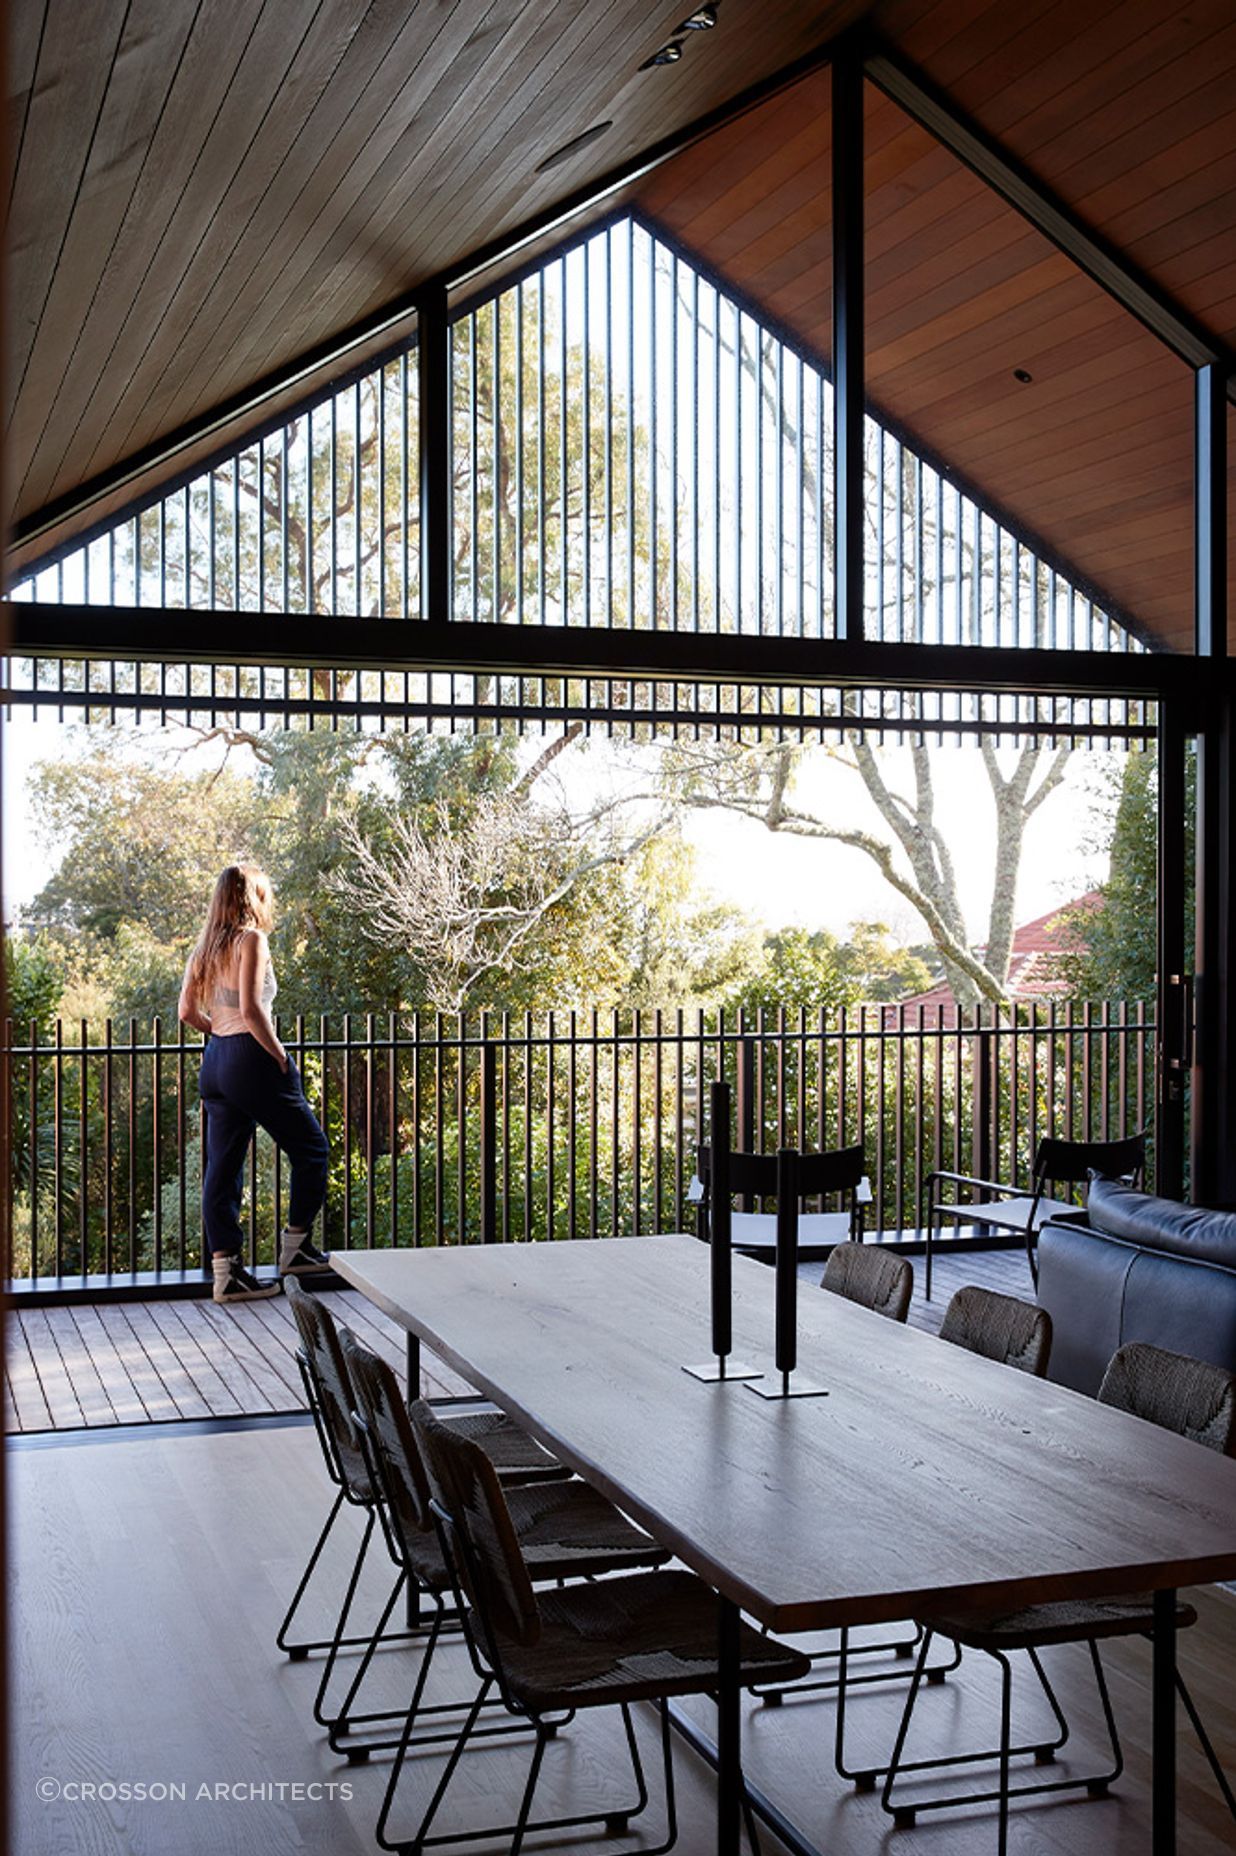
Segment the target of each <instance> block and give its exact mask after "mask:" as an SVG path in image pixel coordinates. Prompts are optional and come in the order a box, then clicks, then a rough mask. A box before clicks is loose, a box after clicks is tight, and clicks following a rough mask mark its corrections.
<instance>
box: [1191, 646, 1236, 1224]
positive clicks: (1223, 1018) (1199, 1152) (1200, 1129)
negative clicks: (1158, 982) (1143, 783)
mask: <svg viewBox="0 0 1236 1856" xmlns="http://www.w3.org/2000/svg"><path fill="white" fill-rule="evenodd" d="M1226 662H1227V663H1229V664H1230V662H1231V660H1230V659H1228V660H1226ZM1214 668H1215V670H1216V671H1217V669H1218V666H1217V665H1216V666H1215V667H1214ZM1226 681H1227V685H1228V687H1227V689H1226V690H1217V691H1216V696H1215V700H1214V701H1213V703H1212V704H1210V705H1209V712H1208V714H1207V717H1206V720H1205V722H1204V724H1203V726H1202V727H1201V729H1200V730H1199V731H1198V741H1197V848H1196V866H1195V867H1196V886H1197V894H1196V936H1195V947H1196V951H1195V960H1194V966H1195V976H1194V1038H1193V1087H1192V1092H1191V1101H1190V1110H1191V1116H1190V1154H1191V1164H1190V1168H1189V1185H1190V1191H1191V1194H1192V1197H1193V1199H1194V1202H1195V1203H1196V1204H1199V1205H1213V1206H1221V1205H1236V1140H1234V1139H1233V1128H1234V1127H1236V983H1234V981H1236V975H1234V974H1233V966H1234V965H1236V947H1233V944H1232V943H1233V935H1234V934H1236V898H1234V896H1233V890H1234V888H1236V792H1234V791H1233V783H1234V782H1236V702H1234V701H1233V698H1232V692H1231V682H1230V678H1229V679H1227V680H1226Z"/></svg>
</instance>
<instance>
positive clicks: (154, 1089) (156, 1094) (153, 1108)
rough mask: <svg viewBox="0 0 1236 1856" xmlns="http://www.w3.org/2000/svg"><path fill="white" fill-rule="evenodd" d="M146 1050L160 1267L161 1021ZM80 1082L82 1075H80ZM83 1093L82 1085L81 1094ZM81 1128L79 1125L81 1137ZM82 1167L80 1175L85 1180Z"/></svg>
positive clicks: (159, 1265) (156, 1257)
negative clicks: (150, 1045)
mask: <svg viewBox="0 0 1236 1856" xmlns="http://www.w3.org/2000/svg"><path fill="white" fill-rule="evenodd" d="M152 1029H153V1037H152V1047H151V1052H150V1082H151V1093H150V1148H151V1154H152V1158H153V1163H154V1164H153V1181H152V1194H151V1197H152V1210H153V1213H154V1267H155V1269H157V1270H161V1269H162V1268H163V1189H162V1181H163V1021H162V1019H160V1018H156V1019H155V1021H154V1025H153V1028H152ZM82 1081H83V1084H84V1082H85V1077H84V1076H83V1079H82ZM84 1094H85V1091H84V1088H83V1095H84ZM84 1134H85V1129H84V1126H83V1138H84ZM85 1177H86V1175H85V1169H84V1168H83V1172H82V1178H83V1182H84V1180H85Z"/></svg>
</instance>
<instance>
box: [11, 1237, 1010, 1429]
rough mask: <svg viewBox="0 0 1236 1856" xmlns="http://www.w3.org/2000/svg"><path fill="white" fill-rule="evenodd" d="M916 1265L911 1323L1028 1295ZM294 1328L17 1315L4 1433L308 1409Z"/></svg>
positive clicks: (216, 1317) (90, 1314)
mask: <svg viewBox="0 0 1236 1856" xmlns="http://www.w3.org/2000/svg"><path fill="white" fill-rule="evenodd" d="M911 1260H912V1262H913V1263H914V1265H915V1271H916V1275H917V1278H918V1288H917V1291H916V1294H915V1297H914V1301H913V1303H912V1305H911V1309H910V1320H911V1322H913V1323H914V1325H915V1326H916V1327H923V1328H927V1329H929V1330H930V1331H932V1332H934V1331H935V1330H936V1328H938V1326H939V1323H940V1317H941V1315H942V1314H943V1312H944V1308H945V1305H946V1303H947V1301H948V1298H949V1296H950V1295H951V1294H952V1292H953V1290H954V1289H955V1288H958V1287H959V1286H960V1285H961V1284H962V1283H963V1282H978V1283H983V1284H985V1285H986V1286H987V1287H988V1288H993V1289H1003V1290H1005V1291H1006V1292H1007V1293H1009V1294H1012V1295H1026V1294H1028V1293H1029V1282H1028V1276H1027V1270H1026V1263H1025V1259H1024V1257H1022V1256H1021V1255H1020V1254H1019V1253H1017V1252H1014V1251H1008V1250H1004V1251H964V1252H955V1253H953V1254H952V1255H949V1254H948V1252H947V1251H944V1252H943V1253H941V1254H939V1256H938V1258H937V1264H936V1281H935V1286H934V1294H933V1300H932V1301H930V1302H927V1301H925V1300H924V1298H923V1295H922V1292H921V1290H922V1258H921V1257H914V1258H912V1259H911ZM802 1273H803V1277H804V1281H805V1283H808V1284H812V1283H817V1282H818V1281H819V1277H820V1274H821V1266H820V1265H819V1264H818V1263H817V1264H804V1265H803V1271H802ZM324 1299H325V1301H326V1302H327V1304H328V1306H329V1307H330V1308H331V1309H332V1310H333V1311H334V1312H335V1313H336V1314H338V1315H339V1316H341V1317H342V1318H343V1319H344V1320H345V1321H349V1322H351V1323H352V1324H353V1325H354V1326H355V1327H356V1328H357V1330H358V1332H359V1333H360V1334H361V1337H362V1338H363V1339H364V1340H366V1341H367V1342H368V1344H369V1345H370V1346H371V1347H374V1348H375V1349H376V1350H377V1351H378V1352H380V1353H381V1354H382V1355H383V1356H384V1357H385V1358H386V1359H388V1360H389V1361H390V1362H391V1364H392V1365H393V1366H395V1367H396V1368H397V1369H398V1370H399V1371H400V1372H401V1373H402V1370H403V1363H404V1337H403V1333H402V1330H401V1329H399V1328H398V1327H397V1326H396V1325H395V1323H394V1322H393V1321H389V1320H387V1318H386V1316H385V1315H382V1314H379V1313H378V1311H377V1310H376V1309H375V1308H373V1307H372V1306H371V1305H370V1304H369V1303H368V1302H366V1301H365V1300H364V1299H363V1297H361V1296H359V1295H356V1294H355V1293H353V1292H351V1291H346V1292H345V1291H336V1292H328V1293H327V1294H326V1295H325V1297H324ZM294 1333H295V1330H294V1328H293V1325H292V1318H291V1314H290V1311H289V1309H288V1304H287V1302H286V1300H285V1299H284V1298H283V1297H282V1296H279V1297H276V1298H274V1299H272V1300H269V1301H263V1302H250V1303H247V1304H245V1305H243V1306H242V1307H239V1308H216V1307H215V1306H214V1304H213V1303H212V1302H209V1301H163V1302H157V1301H151V1302H126V1303H119V1302H113V1303H106V1304H105V1303H100V1304H97V1305H95V1306H72V1307H62V1308H34V1309H28V1310H25V1311H24V1312H23V1311H21V1310H20V1309H19V1310H17V1311H15V1312H13V1313H11V1314H10V1318H9V1322H8V1356H7V1361H6V1371H5V1380H4V1418H5V1429H6V1430H7V1431H10V1432H18V1431H20V1432H25V1431H49V1430H50V1431H63V1430H79V1429H82V1428H83V1427H87V1428H90V1429H96V1428H101V1427H105V1426H109V1425H117V1424H164V1423H168V1422H175V1421H176V1420H179V1419H186V1418H241V1417H262V1416H270V1415H271V1414H273V1413H283V1412H293V1411H302V1410H303V1409H304V1401H303V1398H302V1395H301V1385H300V1375H299V1373H298V1372H297V1368H296V1363H295V1360H294V1359H293V1347H294ZM422 1390H423V1391H425V1392H426V1393H427V1394H428V1395H429V1396H430V1397H436V1396H440V1395H443V1394H450V1393H460V1392H464V1391H466V1390H467V1387H466V1386H464V1384H463V1382H462V1381H461V1380H459V1379H458V1378H457V1377H456V1375H455V1374H453V1373H452V1372H451V1371H450V1369H449V1368H448V1367H445V1366H443V1365H442V1363H441V1362H440V1361H436V1360H434V1359H433V1357H432V1355H429V1354H426V1355H425V1356H424V1370H423V1386H422Z"/></svg>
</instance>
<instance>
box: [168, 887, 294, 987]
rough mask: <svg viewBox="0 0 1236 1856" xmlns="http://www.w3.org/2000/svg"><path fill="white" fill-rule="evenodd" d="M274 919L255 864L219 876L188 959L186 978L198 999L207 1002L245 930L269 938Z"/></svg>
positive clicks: (268, 893)
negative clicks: (257, 931)
mask: <svg viewBox="0 0 1236 1856" xmlns="http://www.w3.org/2000/svg"><path fill="white" fill-rule="evenodd" d="M274 919H275V892H274V890H273V889H272V887H271V882H270V878H269V877H268V876H267V874H266V872H265V871H264V870H259V869H258V867H257V865H256V864H229V865H228V867H227V869H226V870H223V871H221V872H220V873H219V879H218V881H217V882H216V884H215V892H214V895H213V896H212V897H211V898H210V908H209V909H208V910H207V912H206V922H205V926H204V927H203V929H202V932H201V934H200V935H199V936H198V937H197V946H196V947H195V948H194V950H193V952H192V954H191V955H190V956H189V977H190V979H191V980H192V982H193V990H194V991H195V992H196V994H197V996H198V998H199V999H209V997H210V995H211V992H212V991H213V989H214V985H215V981H216V979H217V976H218V974H219V973H220V972H221V971H222V970H223V969H224V968H225V966H226V964H227V962H228V960H229V959H230V957H231V954H232V950H233V948H234V947H235V946H236V943H237V941H238V940H239V939H240V937H241V935H242V934H244V932H245V930H246V929H248V928H257V929H260V930H261V932H262V933H263V934H269V933H270V930H271V925H272V923H273V922H274Z"/></svg>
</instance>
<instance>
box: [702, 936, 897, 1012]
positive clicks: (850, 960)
mask: <svg viewBox="0 0 1236 1856" xmlns="http://www.w3.org/2000/svg"><path fill="white" fill-rule="evenodd" d="M930 985H931V974H930V972H929V970H928V968H927V966H926V964H925V963H924V962H923V961H922V960H920V959H919V958H918V957H917V956H916V955H915V954H913V953H911V952H910V951H909V950H908V949H906V948H903V947H898V946H897V945H896V944H895V943H894V942H893V941H892V940H891V939H890V938H889V932H888V929H887V927H886V926H885V924H884V923H883V922H854V923H853V924H852V926H851V929H850V933H849V936H848V938H847V939H845V940H841V939H839V938H838V937H837V936H836V935H834V934H830V933H829V931H828V929H827V928H817V929H815V930H814V931H812V930H809V929H806V928H782V929H779V930H778V931H777V932H776V933H775V934H770V935H769V936H768V937H767V939H766V940H765V942H764V947H763V952H762V958H761V961H760V965H759V967H758V968H757V970H756V971H755V972H754V973H753V974H752V975H751V977H750V978H749V979H748V980H747V982H746V984H745V985H743V986H742V987H740V988H739V990H738V991H737V992H736V993H734V994H732V995H731V997H730V1000H729V1004H730V1005H731V1006H732V1007H733V1008H735V1009H738V1010H742V1011H744V1012H745V1013H746V1014H747V1016H748V1017H749V1018H752V1017H754V1015H755V1013H756V1012H758V1011H760V1010H763V1011H764V1012H765V1014H775V1013H776V1012H777V1011H779V1010H782V1009H784V1011H785V1012H786V1014H787V1015H791V1014H795V1013H797V1012H799V1011H806V1012H817V1011H818V1010H819V1009H820V1007H821V1006H824V1007H828V1008H835V1007H837V1006H841V1005H858V1004H860V1003H863V1002H867V1001H873V1002H874V1001H880V1000H886V999H904V998H907V997H909V996H910V995H911V994H912V993H916V992H923V991H925V990H926V989H927V988H928V987H929V986H930Z"/></svg>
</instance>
